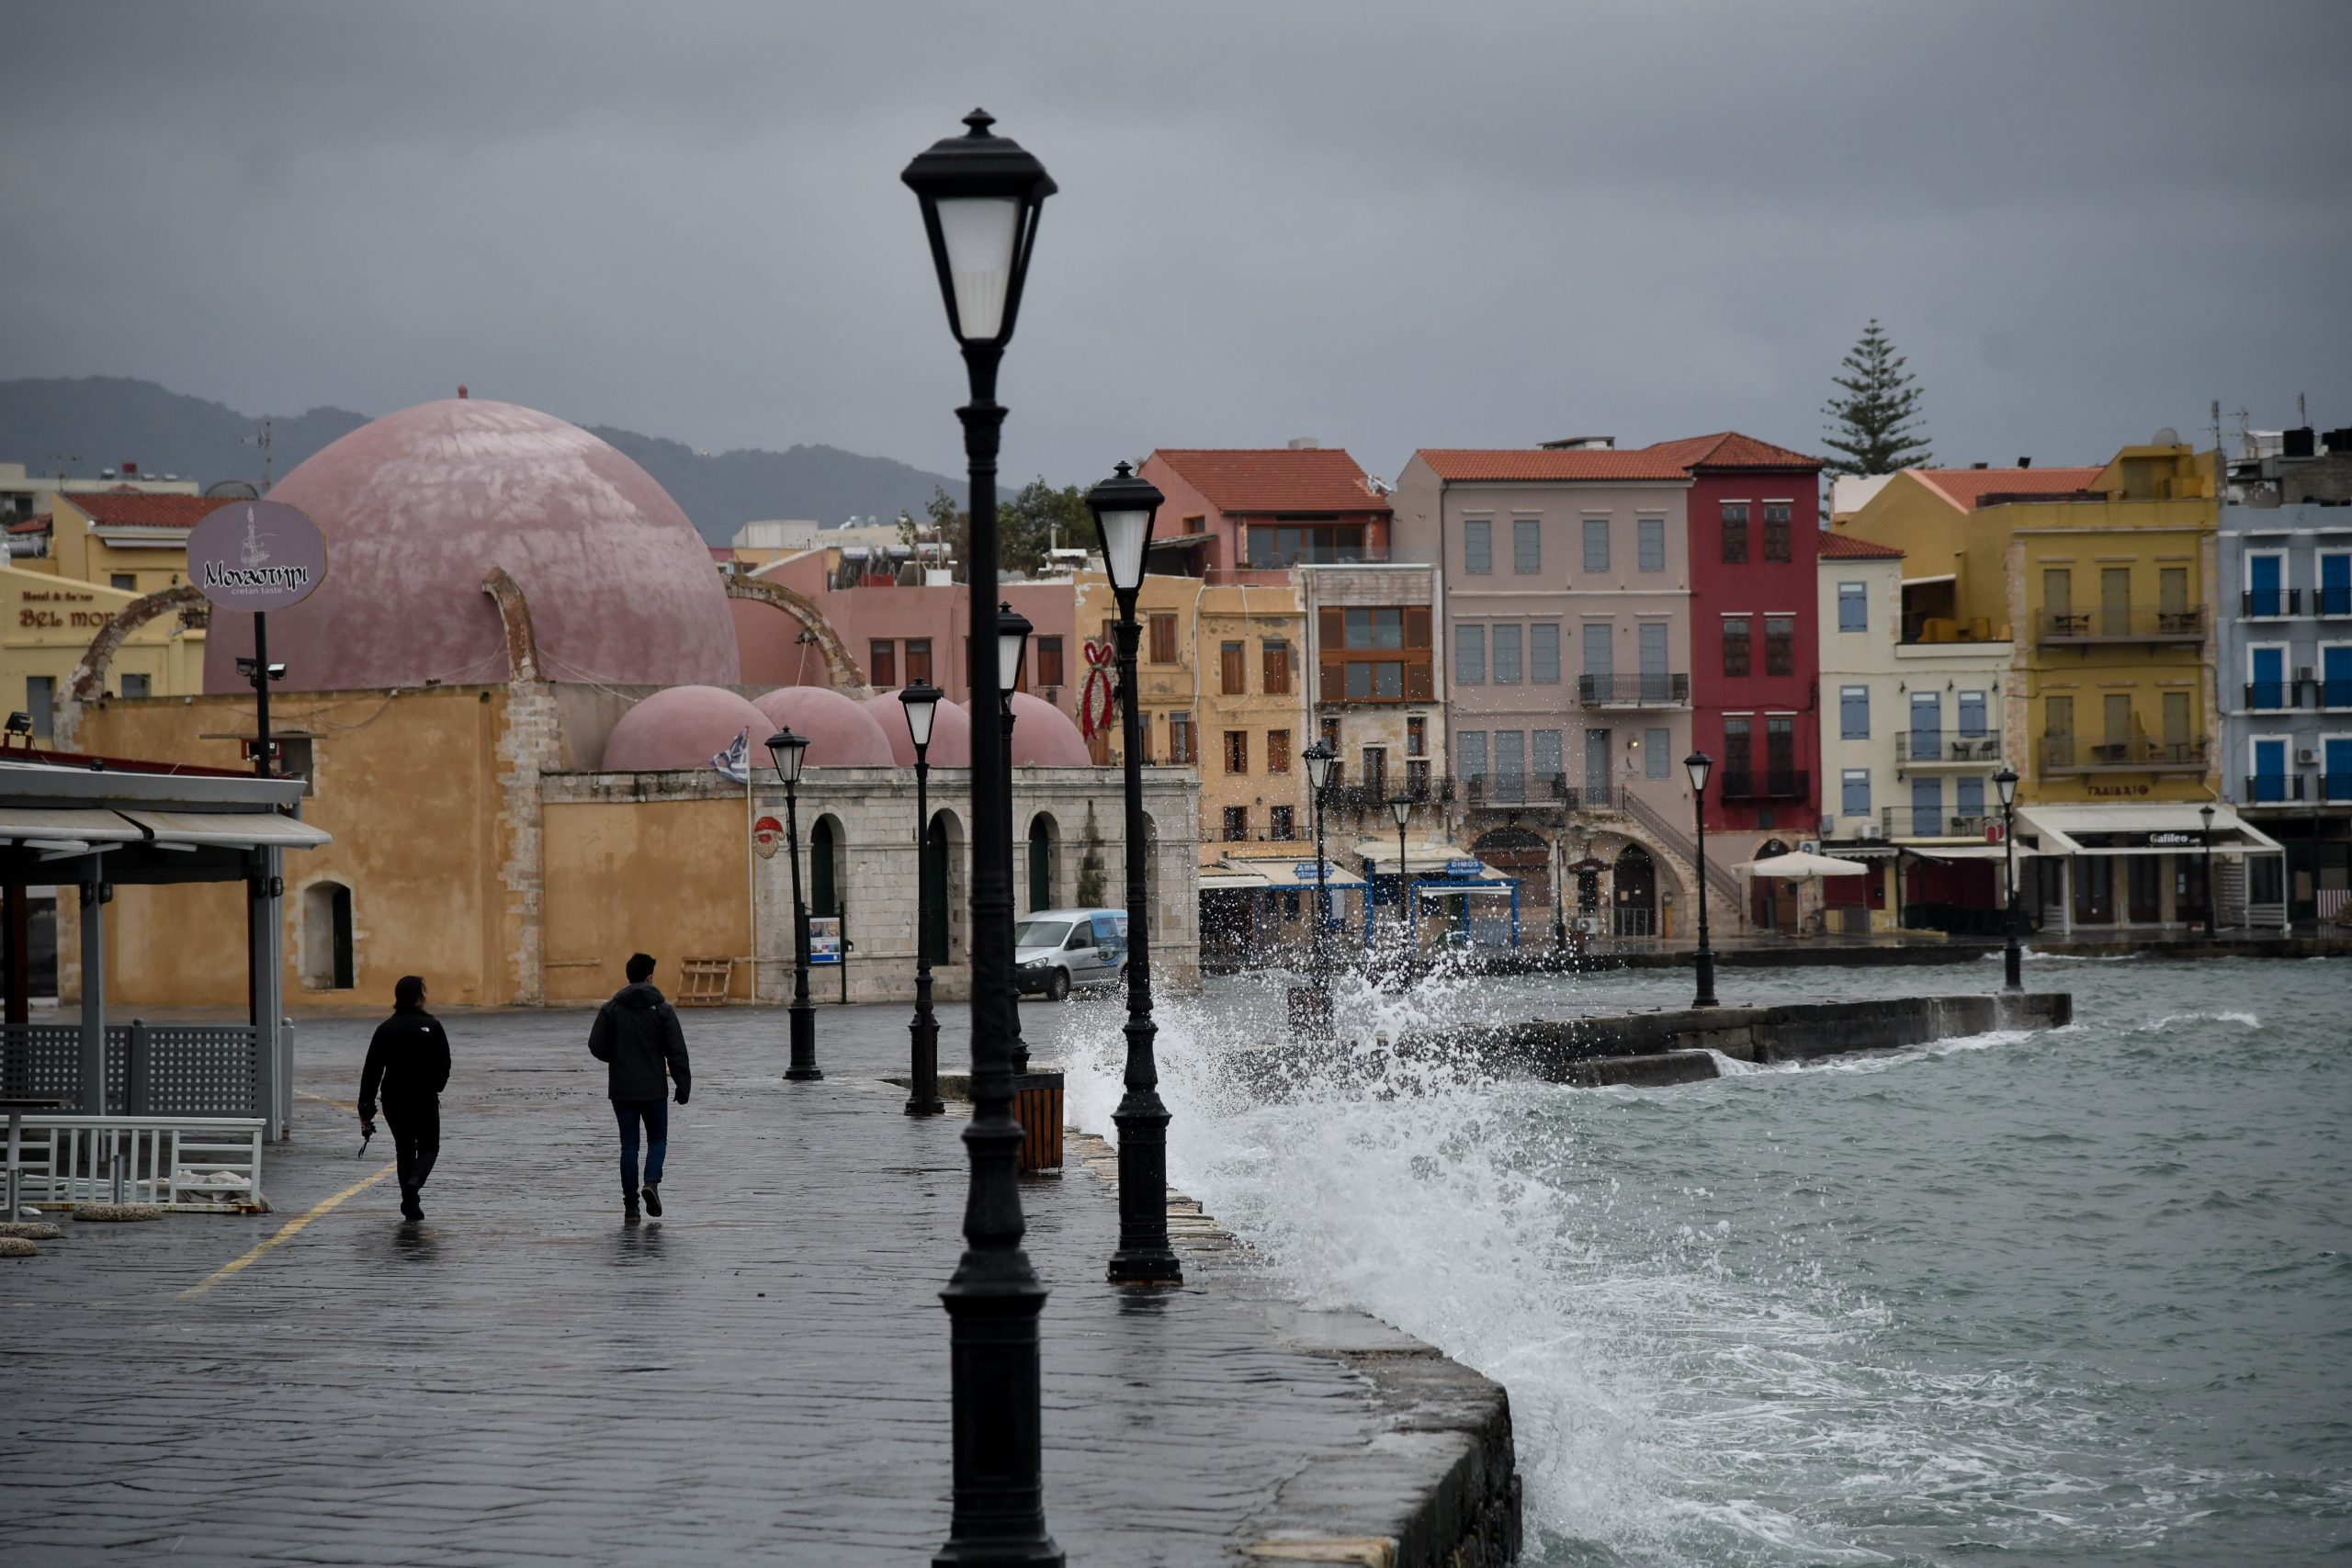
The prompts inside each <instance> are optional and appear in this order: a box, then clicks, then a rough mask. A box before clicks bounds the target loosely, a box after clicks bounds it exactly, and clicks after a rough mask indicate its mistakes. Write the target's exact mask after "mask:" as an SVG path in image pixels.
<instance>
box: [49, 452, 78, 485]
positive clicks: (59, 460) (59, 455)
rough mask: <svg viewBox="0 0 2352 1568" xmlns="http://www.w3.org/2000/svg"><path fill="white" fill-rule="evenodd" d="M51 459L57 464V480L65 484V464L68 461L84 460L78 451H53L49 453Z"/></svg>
mask: <svg viewBox="0 0 2352 1568" xmlns="http://www.w3.org/2000/svg"><path fill="white" fill-rule="evenodd" d="M49 460H50V461H51V462H52V463H54V464H56V465H57V482H58V483H59V484H63V483H64V482H65V465H66V464H68V463H78V462H80V461H81V460H82V455H81V454H80V453H78V452H51V454H50V455H49Z"/></svg>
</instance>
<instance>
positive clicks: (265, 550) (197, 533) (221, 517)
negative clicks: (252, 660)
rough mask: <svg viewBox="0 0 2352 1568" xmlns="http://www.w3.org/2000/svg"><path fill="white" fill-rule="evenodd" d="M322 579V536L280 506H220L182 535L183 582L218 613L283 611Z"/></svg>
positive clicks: (313, 526) (248, 503)
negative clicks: (193, 587)
mask: <svg viewBox="0 0 2352 1568" xmlns="http://www.w3.org/2000/svg"><path fill="white" fill-rule="evenodd" d="M326 574H327V541H326V536H325V535H323V534H322V533H320V532H319V525H317V524H315V523H313V522H311V520H310V519H309V518H308V517H306V516H304V515H303V514H302V513H300V512H298V511H296V510H295V509H294V508H292V507H290V506H288V505H287V504H286V503H285V502H279V501H230V502H223V503H222V504H221V505H220V507H219V508H218V509H217V510H215V511H212V512H209V513H206V514H205V517H204V521H202V522H201V523H198V525H196V526H195V527H194V528H192V529H190V530H189V531H188V536H187V580H188V581H190V582H193V583H195V584H196V586H197V588H198V591H199V592H202V593H203V595H204V596H205V597H206V598H207V599H209V600H210V601H211V602H212V603H213V604H214V605H216V606H217V607H219V608H220V609H223V610H244V611H266V610H283V609H285V608H287V607H288V605H292V604H300V603H301V602H302V601H303V600H305V599H307V598H309V597H310V596H311V590H312V589H314V588H316V587H317V586H318V585H319V583H320V581H322V580H323V579H324V578H325V576H326Z"/></svg>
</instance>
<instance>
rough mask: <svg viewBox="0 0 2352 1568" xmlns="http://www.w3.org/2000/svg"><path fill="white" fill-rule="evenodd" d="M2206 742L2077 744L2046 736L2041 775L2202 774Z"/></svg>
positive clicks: (2139, 740) (2144, 740)
mask: <svg viewBox="0 0 2352 1568" xmlns="http://www.w3.org/2000/svg"><path fill="white" fill-rule="evenodd" d="M2205 752H2206V740H2205V738H2204V737H2203V736H2199V737H2198V738H2197V739H2193V740H2157V739H2153V738H2151V737H2149V736H2145V735H2135V736H2133V737H2132V738H2131V739H2129V740H2077V739H2075V738H2074V737H2072V736H2068V735H2051V736H2044V737H2043V738H2042V741H2041V771H2042V772H2043V773H2203V772H2204V771H2205Z"/></svg>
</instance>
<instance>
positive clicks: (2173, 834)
mask: <svg viewBox="0 0 2352 1568" xmlns="http://www.w3.org/2000/svg"><path fill="white" fill-rule="evenodd" d="M2212 806H2213V852H2214V853H2216V854H2224V855H2234V854H2240V853H2244V852H2246V851H2249V850H2252V851H2256V852H2261V853H2265V854H2278V853H2280V852H2281V851H2280V848H2279V845H2278V840H2276V839H2273V838H2271V837H2270V836H2269V835H2268V834H2267V833H2265V832H2263V831H2262V829H2259V828H2256V826H2255V825H2254V824H2253V823H2251V822H2248V821H2247V820H2246V819H2245V818H2243V817H2240V816H2239V815H2238V814H2237V813H2236V812H2235V811H2233V810H2232V809H2231V808H2230V807H2227V806H2224V805H2222V803H2221V802H2219V801H2215V802H2213V803H2212ZM2198 813H2199V807H2198V803H2197V802H2195V801H2193V800H2183V801H2147V802H2143V803H2140V804H2135V805H2130V806H2020V807H2018V831H2020V832H2031V833H2034V834H2036V835H2038V836H2039V837H2040V838H2041V848H2042V852H2043V853H2045V854H2063V855H2146V854H2164V853H2165V852H2171V853H2175V854H2179V853H2183V852H2186V853H2190V854H2194V853H2196V852H2198V851H2199V850H2200V849H2202V848H2203V847H2204V841H2205V819H2204V818H2202V817H2201V816H2199V814H2198ZM2103 833H2123V834H2134V835H2136V834H2151V835H2154V840H2152V841H2150V842H2146V843H2141V844H2132V845H2124V846H2116V845H2105V844H2084V843H2082V842H2081V841H2080V839H2081V838H2083V837H2096V836H2098V835H2099V834H2103ZM2024 847H2025V846H2024V845H2022V844H2020V845H2018V848H2019V849H2023V848H2024Z"/></svg>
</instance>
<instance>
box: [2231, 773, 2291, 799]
mask: <svg viewBox="0 0 2352 1568" xmlns="http://www.w3.org/2000/svg"><path fill="white" fill-rule="evenodd" d="M2245 797H2246V799H2248V800H2249V801H2252V802H2253V803H2254V804H2256V806H2282V805H2285V804H2287V803H2288V802H2290V801H2297V800H2301V799H2302V798H2303V775H2302V774H2301V773H2248V774H2247V775H2246V777H2245Z"/></svg>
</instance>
